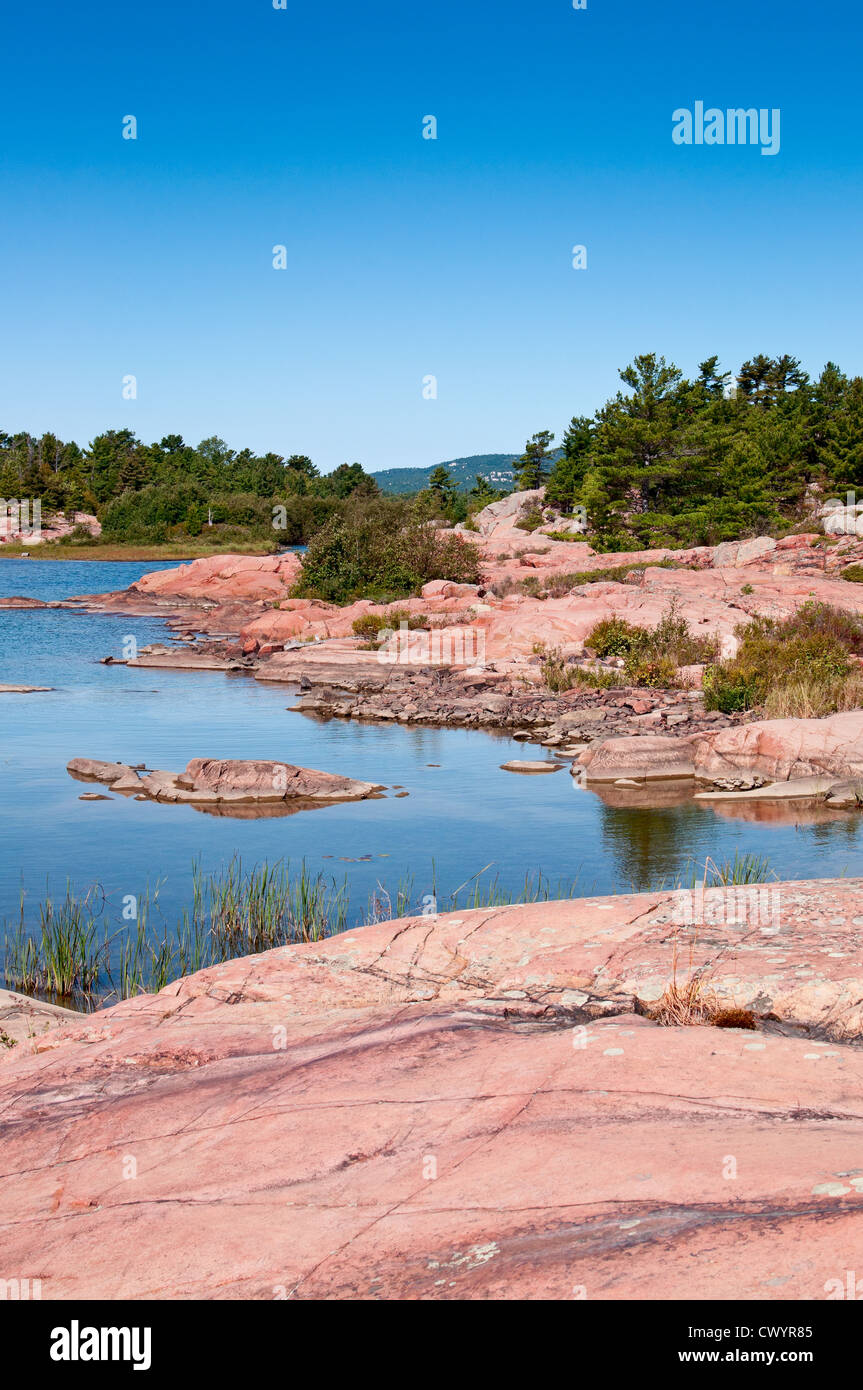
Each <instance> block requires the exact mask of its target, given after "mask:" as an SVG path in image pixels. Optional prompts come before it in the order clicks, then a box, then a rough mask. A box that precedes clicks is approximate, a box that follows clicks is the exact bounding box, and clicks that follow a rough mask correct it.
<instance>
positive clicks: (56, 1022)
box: [0, 989, 84, 1052]
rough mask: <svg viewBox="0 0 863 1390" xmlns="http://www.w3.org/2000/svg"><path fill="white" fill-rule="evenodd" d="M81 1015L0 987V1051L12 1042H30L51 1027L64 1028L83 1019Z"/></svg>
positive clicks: (13, 1043)
mask: <svg viewBox="0 0 863 1390" xmlns="http://www.w3.org/2000/svg"><path fill="white" fill-rule="evenodd" d="M83 1018H84V1015H83V1014H79V1013H76V1012H75V1010H73V1009H62V1008H60V1006H59V1005H58V1004H48V1003H46V1002H45V1001H43V1000H40V999H29V998H28V997H27V995H26V994H16V993H15V992H14V990H11V989H0V1052H2V1050H3V1049H4V1048H11V1046H13V1045H16V1046H17V1045H20V1044H22V1043H23V1044H24V1045H25V1047H27V1048H29V1047H30V1044H31V1043H32V1041H33V1040H34V1039H36V1038H40V1037H42V1036H43V1034H45V1033H47V1032H48V1031H49V1030H51V1029H54V1028H68V1027H70V1026H71V1025H72V1024H75V1023H80V1022H82V1021H83Z"/></svg>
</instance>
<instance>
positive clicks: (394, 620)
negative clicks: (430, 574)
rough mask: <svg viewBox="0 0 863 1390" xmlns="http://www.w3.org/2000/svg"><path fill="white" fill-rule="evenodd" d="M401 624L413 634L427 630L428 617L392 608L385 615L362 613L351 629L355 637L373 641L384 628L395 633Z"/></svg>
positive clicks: (403, 609) (355, 619) (424, 614)
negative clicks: (420, 630)
mask: <svg viewBox="0 0 863 1390" xmlns="http://www.w3.org/2000/svg"><path fill="white" fill-rule="evenodd" d="M402 623H406V624H407V627H408V628H409V630H410V631H411V632H415V631H417V630H418V629H424V628H428V625H429V620H428V615H427V614H426V613H409V612H408V610H407V609H406V608H393V609H391V610H390V611H389V612H386V613H363V614H362V616H361V617H359V618H354V620H353V622H352V623H351V627H352V628H353V630H354V632H355V633H356V635H357V637H366V638H368V639H369V640H371V641H373V640H374V638H376V637H377V636H378V634H379V633H380V632H382V631H383V630H384V629H385V628H390V629H392V630H393V631H395V630H396V629H397V628H400V627H401V625H402Z"/></svg>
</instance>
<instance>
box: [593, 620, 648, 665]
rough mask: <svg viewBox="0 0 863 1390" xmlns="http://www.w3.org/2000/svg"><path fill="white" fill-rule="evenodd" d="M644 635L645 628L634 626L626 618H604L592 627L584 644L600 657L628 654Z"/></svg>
mask: <svg viewBox="0 0 863 1390" xmlns="http://www.w3.org/2000/svg"><path fill="white" fill-rule="evenodd" d="M643 636H644V633H643V629H641V628H637V627H633V626H632V624H631V623H628V622H627V621H626V619H625V618H602V619H601V620H600V621H599V622H598V623H595V624H594V626H593V627H592V628H591V629H590V632H589V633H588V634H587V636H586V637H585V639H584V645H585V646H586V647H589V648H590V650H591V651H592V652H596V655H597V656H598V657H600V658H602V657H608V656H626V654H627V652H630V651H632V648H633V647H634V646H635V645H637V643H639V642H640V641H642V640H643Z"/></svg>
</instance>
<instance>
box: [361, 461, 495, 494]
mask: <svg viewBox="0 0 863 1390" xmlns="http://www.w3.org/2000/svg"><path fill="white" fill-rule="evenodd" d="M516 458H518V454H471V455H470V457H469V458H464V459H448V460H447V462H446V463H445V464H444V465H443V466H444V468H447V469H449V472H450V473H451V474H452V480H453V484H454V486H455V488H456V491H457V492H470V490H471V488H472V487H473V485H474V483H475V482H476V475H477V474H478V473H479V474H480V475H481V476H482V477H484V478H488V481H489V482H490V483H491V485H492V487H494V488H498V489H500V490H501V491H502V490H503V489H504V488H508V489H511V488H512V485H513V482H514V480H515V475H514V473H513V471H512V463H513V460H514V459H516ZM437 466H438V465H434V466H433V467H431V468H385V469H384V470H383V472H382V473H374V474H373V475H372V476H373V477H374V479H375V482H376V483H377V485H378V487H379V488H380V490H381V492H390V493H392V492H422V490H423V488H424V487H428V481H429V478H430V477H431V475H432V473H433V472H434V469H435V467H437Z"/></svg>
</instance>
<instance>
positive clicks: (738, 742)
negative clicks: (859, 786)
mask: <svg viewBox="0 0 863 1390" xmlns="http://www.w3.org/2000/svg"><path fill="white" fill-rule="evenodd" d="M741 769H745V770H747V771H754V772H758V773H761V774H762V775H763V776H765V777H767V778H769V779H770V780H772V781H785V780H786V779H788V778H789V777H809V776H815V775H817V774H819V773H824V774H829V775H835V776H836V777H859V776H861V775H863V710H851V711H850V712H848V713H845V714H832V715H830V716H829V717H828V718H826V719H767V720H761V721H759V722H756V723H753V724H743V725H740V726H739V727H737V728H733V729H722V730H721V731H720V732H719V733H716V734H711V735H709V736H708V737H706V738H704V739H701V740H699V741H698V742H697V745H696V749H695V773H696V776H697V777H699V778H700V779H702V780H704V781H713V780H716V779H718V778H724V777H728V776H731V775H733V774H734V773H735V772H737V771H739V770H741Z"/></svg>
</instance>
